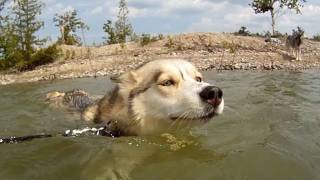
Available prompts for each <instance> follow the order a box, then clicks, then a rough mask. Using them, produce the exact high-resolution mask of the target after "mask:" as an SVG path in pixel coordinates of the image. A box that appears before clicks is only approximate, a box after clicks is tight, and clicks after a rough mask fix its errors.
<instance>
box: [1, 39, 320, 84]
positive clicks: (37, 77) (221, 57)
mask: <svg viewBox="0 0 320 180" xmlns="http://www.w3.org/2000/svg"><path fill="white" fill-rule="evenodd" d="M282 42H284V40H282ZM60 48H61V50H62V52H63V53H62V56H61V58H60V59H59V60H57V61H56V62H54V63H52V64H48V65H44V66H39V67H37V68H36V69H34V70H32V71H27V72H18V73H7V74H4V73H0V85H6V84H15V83H24V82H37V81H48V80H54V79H73V78H83V77H95V76H107V75H108V76H113V75H117V74H121V73H123V72H126V71H128V70H130V69H133V68H135V67H137V66H139V65H141V64H144V63H146V62H148V61H151V60H154V59H162V58H182V59H186V60H189V61H191V62H192V63H194V64H195V66H196V67H198V68H199V69H200V70H203V71H205V70H229V71H230V70H231V71H232V70H253V71H270V70H285V71H303V70H309V69H320V42H316V41H311V40H305V41H304V44H303V46H302V52H303V53H302V57H303V60H302V61H292V58H291V57H289V56H288V53H287V51H286V49H285V47H284V45H283V43H282V44H270V43H266V42H264V39H263V38H260V37H249V36H235V35H233V34H225V33H189V34H182V35H175V36H172V37H166V38H164V39H162V40H158V41H155V42H150V43H149V44H147V45H145V46H141V45H140V44H139V43H134V42H129V43H126V44H124V45H119V44H116V45H107V46H102V47H88V48H85V47H75V46H61V47H60Z"/></svg>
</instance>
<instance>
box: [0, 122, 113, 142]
mask: <svg viewBox="0 0 320 180" xmlns="http://www.w3.org/2000/svg"><path fill="white" fill-rule="evenodd" d="M81 135H87V136H88V135H94V136H108V137H112V138H115V137H118V136H117V134H115V133H113V132H112V131H110V130H109V129H108V128H107V126H104V127H100V128H89V127H86V128H83V129H68V130H66V131H65V132H64V133H60V134H56V135H52V134H37V135H30V136H20V137H15V136H12V137H5V138H0V144H18V143H22V142H26V141H31V140H34V139H43V138H51V137H58V136H60V137H78V136H81Z"/></svg>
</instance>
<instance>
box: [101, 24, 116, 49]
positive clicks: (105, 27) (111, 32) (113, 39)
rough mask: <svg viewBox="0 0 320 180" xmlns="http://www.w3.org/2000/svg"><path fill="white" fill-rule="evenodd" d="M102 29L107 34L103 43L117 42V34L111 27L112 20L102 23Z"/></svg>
mask: <svg viewBox="0 0 320 180" xmlns="http://www.w3.org/2000/svg"><path fill="white" fill-rule="evenodd" d="M103 30H104V32H106V33H107V34H108V37H107V38H105V39H106V41H105V44H117V43H118V41H117V36H116V33H115V29H114V27H113V24H112V21H110V20H107V23H105V24H104V25H103Z"/></svg>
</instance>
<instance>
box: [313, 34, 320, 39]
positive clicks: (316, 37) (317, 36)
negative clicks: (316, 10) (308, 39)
mask: <svg viewBox="0 0 320 180" xmlns="http://www.w3.org/2000/svg"><path fill="white" fill-rule="evenodd" d="M312 40H314V41H320V33H319V34H317V35H314V36H313V38H312Z"/></svg>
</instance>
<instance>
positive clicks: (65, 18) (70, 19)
mask: <svg viewBox="0 0 320 180" xmlns="http://www.w3.org/2000/svg"><path fill="white" fill-rule="evenodd" d="M77 16H78V13H77V11H76V10H71V11H67V12H64V13H63V14H60V15H59V14H56V15H55V17H54V18H53V22H55V23H56V24H55V25H56V26H57V27H59V30H60V35H61V37H60V38H59V40H58V42H59V43H61V44H67V45H74V44H80V38H79V37H78V36H77V35H76V31H77V30H78V29H81V30H82V32H83V30H84V29H89V27H88V26H87V25H86V24H85V23H84V22H83V21H82V20H81V19H80V18H78V17H77Z"/></svg>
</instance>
